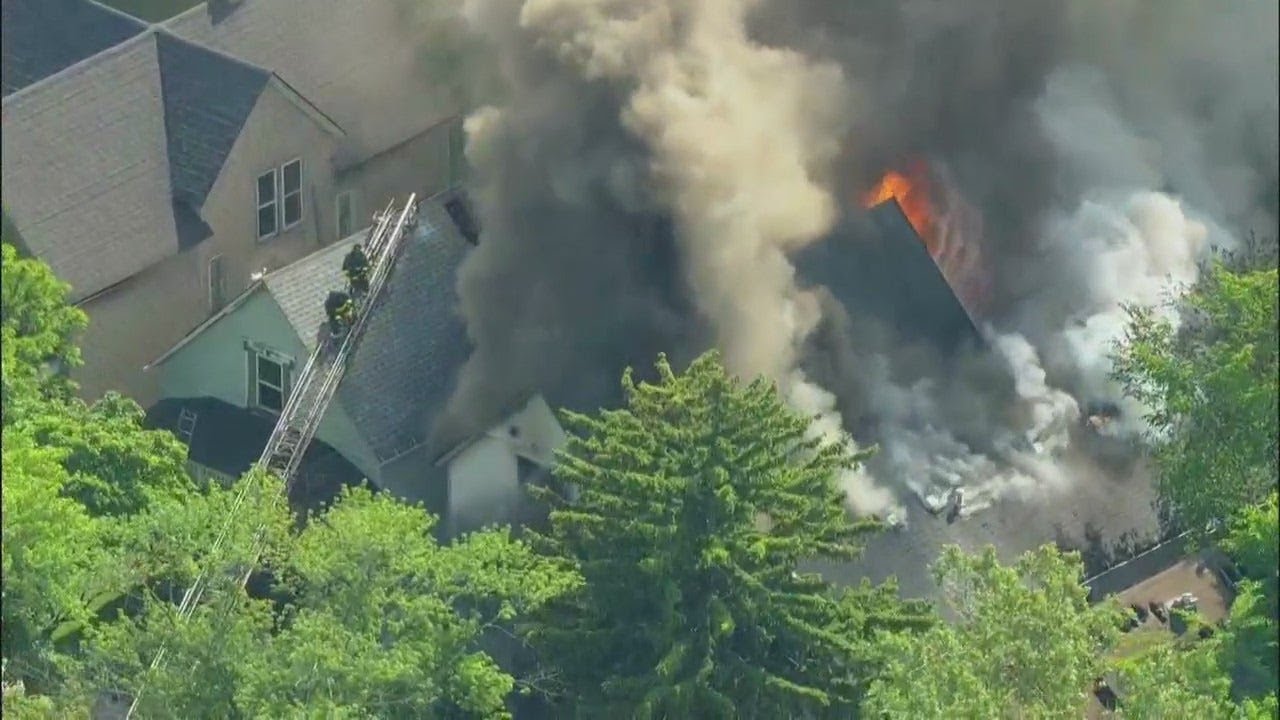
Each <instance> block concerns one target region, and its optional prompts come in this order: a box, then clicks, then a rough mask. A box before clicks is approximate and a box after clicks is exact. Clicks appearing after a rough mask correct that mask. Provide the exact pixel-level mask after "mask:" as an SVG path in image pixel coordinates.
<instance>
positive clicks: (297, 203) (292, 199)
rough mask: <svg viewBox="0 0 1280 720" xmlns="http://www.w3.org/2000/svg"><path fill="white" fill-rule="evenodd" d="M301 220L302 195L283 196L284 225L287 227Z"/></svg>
mask: <svg viewBox="0 0 1280 720" xmlns="http://www.w3.org/2000/svg"><path fill="white" fill-rule="evenodd" d="M301 219H302V193H298V194H296V195H285V196H284V224H285V227H288V226H290V225H292V224H294V223H296V222H298V221H299V220H301Z"/></svg>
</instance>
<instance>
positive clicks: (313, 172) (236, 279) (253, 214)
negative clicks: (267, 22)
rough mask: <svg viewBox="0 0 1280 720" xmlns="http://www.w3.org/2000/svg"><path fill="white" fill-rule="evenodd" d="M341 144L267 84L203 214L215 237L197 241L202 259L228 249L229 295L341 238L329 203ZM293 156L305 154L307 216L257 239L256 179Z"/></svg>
mask: <svg viewBox="0 0 1280 720" xmlns="http://www.w3.org/2000/svg"><path fill="white" fill-rule="evenodd" d="M335 147H336V138H335V137H334V136H333V135H331V134H329V133H327V132H325V130H323V129H322V128H321V127H320V126H319V125H318V124H316V123H315V122H314V121H313V120H312V119H311V118H310V117H308V116H307V115H306V114H305V113H303V112H302V110H300V109H299V108H298V107H297V106H296V105H294V104H293V103H292V102H290V101H289V99H288V98H286V97H285V96H284V95H283V94H282V93H281V92H280V91H279V90H278V89H276V88H275V87H274V86H273V85H268V87H267V89H266V90H265V91H264V92H263V94H262V97H260V98H259V99H258V104H257V106H256V107H254V109H253V113H252V114H251V115H250V116H249V120H248V121H247V122H246V123H245V127H244V130H243V131H242V132H241V133H240V137H239V139H237V140H236V144H235V146H234V147H233V148H232V150H231V155H230V156H229V157H228V159H227V163H226V165H225V166H224V167H223V168H222V174H221V175H219V176H218V181H217V182H216V183H214V186H213V189H212V190H211V191H210V193H209V199H208V201H207V202H206V203H205V208H204V213H203V216H204V219H205V222H207V223H209V226H210V227H211V228H213V232H214V237H212V238H210V239H209V240H206V241H205V242H203V243H201V244H200V246H199V248H198V250H199V251H200V255H201V264H202V266H203V265H205V264H207V263H208V260H209V258H211V257H212V256H214V255H217V254H221V255H223V256H224V259H223V261H222V262H223V276H224V278H225V281H226V283H227V293H228V297H235V296H236V295H237V294H239V293H240V291H242V290H244V289H245V288H246V287H248V285H249V276H250V275H251V274H252V273H253V272H255V271H258V270H261V269H262V268H263V267H266V268H267V269H269V270H275V269H277V268H281V267H284V266H285V265H288V264H289V263H291V262H293V261H294V260H297V259H298V258H301V257H303V256H305V255H307V254H309V253H311V252H313V251H314V250H315V249H316V248H318V247H320V246H321V245H327V244H328V243H331V242H333V241H334V240H335V238H334V232H335V229H334V224H333V218H332V217H331V216H332V214H333V213H332V211H331V210H328V209H329V208H332V207H333V164H332V162H331V157H332V154H333V150H334V148H335ZM295 158H302V222H301V223H299V224H298V225H296V226H294V227H293V228H291V229H289V230H286V231H283V232H281V233H279V234H277V235H275V236H274V237H272V238H270V239H267V240H262V241H259V240H258V232H257V202H256V196H255V195H254V185H255V183H256V182H257V179H258V176H259V175H261V174H262V173H264V172H267V171H268V170H270V169H272V168H276V169H279V168H280V166H282V165H284V164H285V163H287V162H289V161H290V160H293V159H295ZM317 211H318V212H317ZM317 219H318V220H319V225H318V226H317Z"/></svg>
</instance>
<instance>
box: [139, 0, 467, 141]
mask: <svg viewBox="0 0 1280 720" xmlns="http://www.w3.org/2000/svg"><path fill="white" fill-rule="evenodd" d="M418 12H421V11H420V10H418V9H417V7H416V4H415V3H411V2H404V1H403V0H361V1H360V2H352V0H238V1H236V2H231V1H230V0H222V1H219V2H208V3H202V4H201V5H198V6H196V7H193V8H191V9H190V10H187V11H186V12H184V13H181V14H180V15H178V16H177V17H174V18H172V19H171V20H168V21H167V22H165V23H164V26H165V27H166V28H167V29H168V30H170V31H171V32H173V33H174V34H176V35H178V36H180V37H183V38H186V39H188V40H191V41H194V42H197V43H200V44H202V45H205V46H208V47H211V48H214V49H217V50H220V51H222V52H225V53H228V54H230V55H233V56H235V57H238V58H242V59H244V60H245V61H247V62H250V63H254V64H256V65H260V66H262V67H265V68H270V69H271V70H272V71H273V72H275V73H276V74H277V75H279V76H280V77H281V78H283V79H284V81H285V82H287V83H289V84H290V85H292V86H293V87H295V88H297V90H298V92H300V93H301V94H302V95H304V96H306V97H307V98H309V99H310V100H311V101H312V102H314V103H316V104H317V105H318V106H320V107H321V108H323V109H324V111H325V112H326V113H327V114H328V115H329V116H330V117H332V118H333V119H334V120H335V121H336V122H337V123H338V125H341V126H342V127H343V128H345V129H346V130H347V133H348V137H347V140H348V141H349V143H350V148H349V153H348V154H349V157H350V158H351V159H353V160H357V161H358V160H363V159H365V158H368V157H370V156H372V155H374V154H376V153H379V152H383V151H385V150H388V149H390V148H392V147H394V146H395V145H397V144H398V143H401V142H403V141H405V140H407V139H409V138H411V137H414V136H416V135H418V134H419V133H421V132H423V131H425V130H426V129H428V128H429V127H432V126H434V125H436V124H438V123H440V122H441V121H443V120H445V119H446V118H448V117H449V116H451V115H453V114H455V111H453V110H450V109H448V108H445V107H443V106H441V105H440V104H439V103H438V102H437V101H436V100H434V97H435V96H438V95H439V93H438V92H432V91H433V90H438V89H439V88H438V86H437V85H438V84H437V83H434V82H432V81H431V79H430V78H429V73H427V72H426V69H425V63H424V61H423V57H422V52H423V47H424V42H425V41H424V36H423V35H422V34H420V33H418V32H416V30H415V29H416V28H417V27H418V25H417V24H416V23H415V22H414V19H415V17H416V15H415V13H418ZM392 78H400V79H406V78H407V79H408V80H407V82H409V83H411V84H410V85H407V86H406V85H405V84H398V83H396V82H391V81H390V79H392Z"/></svg>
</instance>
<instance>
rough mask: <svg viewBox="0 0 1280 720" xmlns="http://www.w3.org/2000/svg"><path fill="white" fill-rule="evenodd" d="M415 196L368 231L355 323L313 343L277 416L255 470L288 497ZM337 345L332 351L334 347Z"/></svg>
mask: <svg viewBox="0 0 1280 720" xmlns="http://www.w3.org/2000/svg"><path fill="white" fill-rule="evenodd" d="M415 200H416V196H415V195H410V196H409V200H408V202H406V203H405V205H404V209H402V210H401V211H400V212H399V213H393V212H392V205H388V206H387V209H386V210H384V211H383V212H382V213H381V214H380V215H378V216H375V217H376V218H377V222H376V223H375V224H374V226H373V228H372V229H371V232H370V238H369V240H368V243H367V246H366V250H365V254H366V255H368V256H369V264H370V267H371V270H370V272H369V290H368V292H367V293H365V295H364V298H363V299H362V300H360V301H359V303H358V307H357V308H356V316H355V321H354V322H352V323H351V326H350V327H349V328H348V329H347V332H346V334H345V335H343V336H341V337H338V338H330V339H325V340H322V341H320V342H317V343H316V348H315V350H314V351H313V352H312V353H311V357H310V358H308V359H307V364H306V365H305V366H303V368H302V373H301V374H300V375H299V376H298V382H297V384H296V386H295V388H296V389H295V390H294V391H293V392H292V393H290V394H289V399H288V401H287V402H286V403H285V406H284V408H283V409H282V410H281V411H280V420H279V421H278V422H277V423H276V426H275V429H274V430H273V431H272V432H271V437H270V439H268V440H267V444H266V446H265V447H264V448H263V449H262V456H261V457H260V458H259V459H258V468H260V469H263V470H267V471H269V472H271V473H272V474H274V475H275V476H276V477H278V478H280V480H281V481H283V482H284V485H285V493H286V495H287V494H288V492H289V490H290V488H292V487H293V482H294V480H295V479H296V476H297V474H298V468H299V467H300V466H301V465H302V458H303V456H304V455H305V454H306V451H307V447H308V446H309V445H310V444H311V441H312V439H314V438H315V434H316V429H317V428H319V427H320V421H321V420H323V419H324V415H325V412H326V411H327V410H328V409H329V403H330V402H331V401H332V400H333V396H334V394H335V393H336V392H337V390H338V384H339V383H341V382H342V377H343V374H344V373H345V372H346V369H347V360H348V358H349V357H350V356H351V353H352V352H354V351H355V348H356V346H357V345H358V344H359V342H360V336H361V334H362V333H363V332H364V327H365V324H366V323H367V322H368V319H369V315H370V311H371V310H372V309H373V308H374V307H375V306H376V305H377V303H378V297H379V293H381V292H382V288H383V287H384V286H385V285H386V282H387V277H388V276H389V275H390V274H391V266H392V265H394V264H395V259H396V257H397V255H398V253H399V249H400V244H401V241H402V240H403V238H404V235H405V233H406V232H407V231H410V230H411V229H412V228H413V227H414V226H415V225H416V223H417V206H416V205H415ZM333 343H337V344H338V347H337V350H336V352H335V351H334V350H333V347H332V344H333Z"/></svg>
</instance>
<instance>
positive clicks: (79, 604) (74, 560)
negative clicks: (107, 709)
mask: <svg viewBox="0 0 1280 720" xmlns="http://www.w3.org/2000/svg"><path fill="white" fill-rule="evenodd" d="M0 442H2V443H3V452H2V453H0V460H2V461H3V474H2V475H0V483H3V492H0V498H2V499H3V505H4V507H3V513H4V540H3V543H0V550H2V551H3V556H4V575H3V588H4V590H3V595H4V602H3V603H2V606H3V625H2V627H3V648H4V653H3V654H4V659H5V663H6V671H7V672H11V673H12V674H13V675H14V677H15V678H19V679H24V680H26V681H27V682H28V684H30V683H31V682H32V681H35V682H36V685H37V686H40V685H47V684H48V683H42V682H41V681H42V680H44V679H45V677H46V676H48V675H49V674H50V673H52V669H51V663H52V661H53V658H52V654H53V652H54V648H53V633H54V631H55V630H56V629H57V628H58V627H59V626H60V625H62V624H63V623H66V622H75V621H84V620H86V619H87V618H88V616H89V612H90V610H89V599H90V597H91V596H93V595H94V592H93V587H94V585H95V583H96V570H97V569H98V568H99V567H100V565H101V562H102V557H103V556H102V550H101V528H100V527H99V524H98V523H97V522H96V521H95V520H94V518H92V517H90V516H89V514H88V512H86V511H85V508H84V507H83V506H82V505H80V504H79V503H77V502H76V501H74V500H71V499H69V498H66V497H63V496H62V495H61V494H60V493H61V490H62V486H63V485H64V484H65V483H66V482H67V475H66V471H65V470H63V469H62V466H61V464H60V460H61V457H60V453H59V451H58V450H56V449H53V448H47V447H40V446H38V445H37V444H36V443H34V442H33V441H32V440H31V438H30V437H29V436H27V435H25V434H22V433H19V432H12V431H6V432H5V433H3V436H2V439H0Z"/></svg>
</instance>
